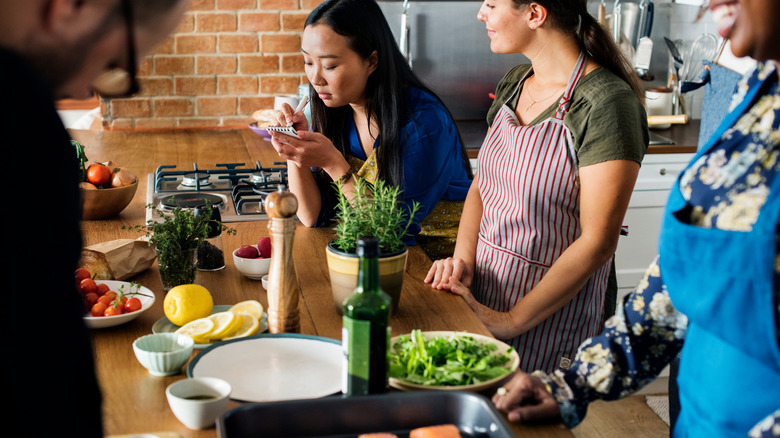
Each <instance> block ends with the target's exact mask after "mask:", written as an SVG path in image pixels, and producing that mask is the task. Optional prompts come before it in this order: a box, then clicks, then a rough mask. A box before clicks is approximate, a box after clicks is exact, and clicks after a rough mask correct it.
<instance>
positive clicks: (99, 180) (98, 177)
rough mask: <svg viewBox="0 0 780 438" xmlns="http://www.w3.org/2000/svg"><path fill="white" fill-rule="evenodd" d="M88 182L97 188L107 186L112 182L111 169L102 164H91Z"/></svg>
mask: <svg viewBox="0 0 780 438" xmlns="http://www.w3.org/2000/svg"><path fill="white" fill-rule="evenodd" d="M87 180H88V181H89V182H91V183H92V184H94V185H96V186H103V185H106V184H108V182H109V181H110V180H111V169H109V168H108V166H106V165H104V164H100V163H93V164H90V165H89V167H88V168H87Z"/></svg>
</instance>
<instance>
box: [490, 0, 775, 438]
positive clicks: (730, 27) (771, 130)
mask: <svg viewBox="0 0 780 438" xmlns="http://www.w3.org/2000/svg"><path fill="white" fill-rule="evenodd" d="M709 8H710V10H711V12H712V15H713V17H714V18H715V19H716V20H717V23H718V28H719V30H718V32H719V33H720V35H721V36H723V37H724V38H728V39H729V40H730V42H731V50H732V52H733V53H734V55H736V56H738V57H743V56H749V57H751V58H753V59H755V60H758V61H759V62H758V64H757V66H756V68H755V70H753V71H752V72H750V73H748V74H746V75H745V77H744V78H743V79H742V81H741V82H740V84H739V85H738V87H737V90H736V93H735V94H734V96H733V98H732V103H731V107H730V111H729V114H728V115H727V116H726V117H725V119H724V120H723V122H722V123H721V125H720V126H719V128H718V129H717V130H716V131H715V133H714V134H713V136H712V137H711V138H710V140H709V141H708V142H707V144H706V145H704V147H703V148H702V149H701V151H700V152H699V153H698V154H697V156H696V157H695V158H694V159H693V160H692V161H691V162H690V164H689V165H688V167H687V169H686V170H685V171H683V172H682V173H681V174H680V177H679V179H678V181H677V183H676V184H675V186H674V188H673V189H672V193H671V195H670V198H669V201H668V203H667V207H666V212H665V214H664V220H663V225H662V230H661V236H660V243H659V255H658V257H657V258H656V260H655V262H654V263H653V264H652V265H651V266H650V268H649V269H648V271H647V273H646V274H645V277H644V278H643V279H642V281H641V282H640V284H639V285H638V286H637V288H636V290H635V291H634V292H633V293H632V294H631V295H629V296H628V297H626V298H625V299H624V301H623V302H622V304H621V305H620V306H618V313H617V314H616V315H615V316H614V317H613V318H611V319H610V320H609V321H607V324H606V329H605V330H604V332H603V333H601V334H600V335H598V336H595V337H592V338H590V339H588V340H586V341H585V342H584V343H583V344H582V345H581V346H580V348H579V352H578V354H577V356H576V359H575V362H574V364H573V365H572V367H571V368H570V369H569V370H567V371H560V370H559V371H555V372H553V373H551V374H546V373H543V372H539V371H536V372H534V373H532V374H531V375H529V374H525V373H518V374H517V375H516V376H514V377H513V379H512V380H511V381H510V382H509V383H508V384H506V385H505V386H504V387H502V388H499V390H498V391H497V392H496V394H495V395H494V396H493V403H494V404H495V405H496V407H497V408H498V409H499V410H501V411H503V412H506V413H507V414H508V418H509V419H510V421H531V420H537V419H543V418H555V417H560V418H561V419H562V420H563V421H564V423H566V424H567V425H568V426H569V427H573V426H575V425H577V424H578V423H579V422H581V421H582V420H583V418H584V417H585V414H586V411H587V406H588V403H589V402H591V401H593V400H598V399H602V400H614V399H618V398H621V397H623V396H626V395H629V394H631V393H633V392H634V391H636V390H637V389H639V388H641V387H642V386H643V385H645V384H647V383H649V382H650V381H652V380H653V379H655V378H656V376H657V375H658V373H659V372H660V371H661V370H662V369H663V368H664V367H665V365H666V364H668V363H669V362H670V360H672V359H673V358H674V357H675V356H676V355H677V353H678V352H680V351H681V359H680V367H679V373H678V378H677V385H678V388H679V398H680V413H679V417H678V418H677V420H676V422H675V426H674V429H673V430H672V435H673V436H675V437H716V436H717V437H745V436H750V437H754V436H755V437H759V436H780V263H779V262H778V261H780V257H778V255H779V254H780V239H778V236H780V233H779V232H780V228H779V226H780V220H779V217H780V177H778V173H780V160H778V155H779V154H780V91H778V60H780V45H778V41H780V8H778V4H777V2H776V1H775V0H739V1H733V0H731V1H729V0H725V1H724V0H712V1H711V2H710V4H709Z"/></svg>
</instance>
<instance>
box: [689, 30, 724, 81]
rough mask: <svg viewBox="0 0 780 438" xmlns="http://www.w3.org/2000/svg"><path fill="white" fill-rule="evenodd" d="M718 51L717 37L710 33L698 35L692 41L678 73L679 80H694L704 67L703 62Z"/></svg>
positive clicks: (710, 58)
mask: <svg viewBox="0 0 780 438" xmlns="http://www.w3.org/2000/svg"><path fill="white" fill-rule="evenodd" d="M717 53H718V39H717V38H715V36H714V35H712V34H710V33H704V34H701V35H699V36H698V37H697V38H696V40H694V41H693V44H692V45H691V48H690V50H689V51H688V55H687V56H686V61H685V65H684V66H683V68H682V71H681V73H680V75H681V76H680V80H681V81H695V80H696V79H697V78H698V77H699V75H700V74H701V72H702V69H703V68H704V64H703V62H704V61H705V60H706V61H710V60H712V59H713V58H714V57H715V55H717Z"/></svg>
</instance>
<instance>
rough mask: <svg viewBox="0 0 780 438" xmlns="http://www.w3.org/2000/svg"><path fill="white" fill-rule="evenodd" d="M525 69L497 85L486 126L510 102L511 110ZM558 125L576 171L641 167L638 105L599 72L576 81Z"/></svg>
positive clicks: (643, 143) (618, 82) (643, 134)
mask: <svg viewBox="0 0 780 438" xmlns="http://www.w3.org/2000/svg"><path fill="white" fill-rule="evenodd" d="M530 68H531V66H530V65H528V64H525V65H519V66H517V67H514V68H513V69H512V70H510V71H509V72H508V73H507V74H506V75H505V76H504V78H503V79H501V82H499V83H498V87H496V93H495V94H496V98H495V100H494V101H493V105H492V106H491V107H490V109H489V110H488V115H487V122H488V125H492V124H493V119H494V118H495V117H496V114H497V113H498V110H499V108H500V107H501V105H503V104H504V103H507V100H508V99H509V98H510V96H511V97H512V99H511V100H510V101H509V107H510V109H514V108H515V107H516V106H517V99H518V97H519V96H520V93H519V92H518V93H516V94H515V95H514V96H512V93H514V92H515V90H516V89H517V84H518V82H520V81H521V80H523V77H524V76H525V74H526V73H527V72H528V70H530ZM521 87H522V84H521ZM557 107H558V102H557V100H556V101H555V102H554V103H553V104H552V105H550V107H549V108H547V109H546V110H544V112H542V113H541V114H540V115H539V116H538V117H537V118H536V119H535V120H533V122H532V123H531V124H537V123H541V122H542V121H544V120H545V119H548V118H550V117H552V116H553V115H554V114H555V110H556V109H557ZM563 123H564V124H565V125H566V127H567V128H569V131H571V134H572V137H573V139H574V150H575V151H576V153H577V159H578V164H579V166H589V165H592V164H597V163H601V162H604V161H610V160H631V161H636V162H637V163H641V162H642V158H643V157H644V154H645V151H647V145H648V143H649V141H650V138H649V133H648V131H647V115H646V113H645V108H644V106H643V105H642V102H640V101H639V99H637V97H636V95H635V94H634V92H633V91H632V90H631V87H629V86H628V84H627V83H626V82H625V81H623V80H622V79H620V78H619V77H617V76H615V75H614V74H613V73H612V72H610V71H609V70H608V69H606V68H604V67H599V68H597V69H595V70H593V71H592V72H590V73H589V74H587V75H586V76H583V77H581V78H580V80H579V82H578V83H577V86H576V87H575V88H574V94H573V95H572V103H571V107H570V108H569V111H568V112H567V113H566V115H565V116H564V118H563Z"/></svg>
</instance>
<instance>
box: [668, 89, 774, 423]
mask: <svg viewBox="0 0 780 438" xmlns="http://www.w3.org/2000/svg"><path fill="white" fill-rule="evenodd" d="M767 85H768V84H767V81H764V82H763V83H761V84H759V85H758V86H754V87H753V88H752V89H751V90H749V91H748V94H747V95H746V96H745V99H744V100H743V101H742V103H741V104H739V106H738V107H737V108H735V109H734V111H732V112H731V113H730V114H728V115H727V116H726V118H725V119H724V121H723V123H721V125H720V126H719V127H718V129H717V130H716V132H715V135H713V136H712V138H711V139H710V141H709V142H708V144H707V145H706V146H705V147H704V148H702V149H701V151H700V152H699V153H698V155H697V157H696V158H698V156H700V155H703V154H705V153H708V152H709V151H710V149H712V148H713V146H714V145H715V144H717V142H718V139H720V137H721V136H722V135H723V133H724V132H725V131H726V130H727V129H728V128H730V127H731V126H734V123H735V122H736V121H737V119H738V118H739V117H740V116H741V115H742V114H743V113H744V112H745V111H746V110H747V109H748V108H750V106H751V105H752V103H753V101H754V100H755V99H756V97H757V96H758V95H759V93H760V92H761V93H763V91H764V89H765V88H766V87H767ZM696 158H694V159H693V160H691V163H693V162H696ZM682 175H683V173H681V177H682ZM770 190H771V191H770V195H769V197H768V199H767V201H766V203H765V204H764V206H763V207H762V209H761V212H760V214H759V216H758V219H757V222H756V224H755V225H754V226H753V230H752V231H750V232H741V231H726V230H719V229H714V228H702V227H698V226H693V225H689V224H687V223H685V222H683V221H680V220H678V218H677V217H676V215H677V214H680V212H681V211H682V210H683V209H684V207H685V206H686V201H685V199H684V198H683V196H682V194H681V192H680V189H679V179H678V181H677V184H675V186H674V188H673V189H672V193H671V195H670V197H669V202H668V203H667V206H666V211H665V213H664V220H663V227H662V229H661V236H660V241H659V254H660V258H659V262H660V268H661V277H662V278H663V280H664V284H665V285H666V287H667V289H668V291H669V296H670V297H671V300H672V302H673V303H674V306H675V308H677V309H678V310H679V311H680V312H682V313H684V314H685V315H686V316H687V317H688V321H689V324H688V331H687V333H686V336H685V344H684V346H683V350H682V355H681V359H680V369H679V375H678V379H677V382H678V385H679V388H680V406H681V411H680V416H679V418H678V419H677V422H676V423H675V427H674V431H673V436H674V437H732V436H733V437H743V438H744V437H745V436H747V433H748V431H749V430H750V429H751V428H752V427H753V426H754V425H755V424H756V423H758V422H759V421H760V420H762V419H763V418H764V417H766V416H767V415H769V414H771V413H772V412H774V411H775V410H777V409H778V408H780V347H778V339H777V331H776V328H775V313H776V310H775V308H774V306H775V303H774V290H773V287H774V276H775V263H776V253H775V251H776V238H777V235H776V234H777V225H778V217H779V216H780V177H777V178H774V181H773V183H772V186H771V189H770ZM681 216H682V217H683V218H684V219H683V220H685V217H686V216H687V215H686V214H685V213H684V212H682V214H681Z"/></svg>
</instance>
